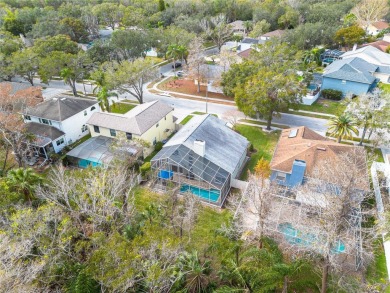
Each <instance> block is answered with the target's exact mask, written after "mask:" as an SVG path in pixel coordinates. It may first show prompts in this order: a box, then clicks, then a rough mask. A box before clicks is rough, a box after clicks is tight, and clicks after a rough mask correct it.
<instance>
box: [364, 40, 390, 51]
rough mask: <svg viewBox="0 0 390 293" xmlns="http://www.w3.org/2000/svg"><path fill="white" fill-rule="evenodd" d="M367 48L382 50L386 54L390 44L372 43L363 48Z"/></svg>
mask: <svg viewBox="0 0 390 293" xmlns="http://www.w3.org/2000/svg"><path fill="white" fill-rule="evenodd" d="M366 46H372V47H374V48H377V49H378V50H381V51H382V52H385V53H386V49H387V47H388V46H390V43H389V42H387V41H384V40H379V41H375V42H372V43H368V44H364V45H363V47H366Z"/></svg>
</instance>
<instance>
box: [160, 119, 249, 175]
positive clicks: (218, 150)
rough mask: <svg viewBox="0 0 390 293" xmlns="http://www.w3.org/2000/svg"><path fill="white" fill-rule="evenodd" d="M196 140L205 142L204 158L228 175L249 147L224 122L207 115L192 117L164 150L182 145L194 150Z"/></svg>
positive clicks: (245, 140)
mask: <svg viewBox="0 0 390 293" xmlns="http://www.w3.org/2000/svg"><path fill="white" fill-rule="evenodd" d="M196 140H200V141H204V142H205V155H204V158H206V159H207V160H209V161H210V162H212V163H214V164H215V165H217V166H219V167H221V168H222V169H224V170H226V171H227V172H229V173H234V171H235V170H236V168H237V166H238V165H239V162H240V158H241V157H242V154H243V153H246V150H247V147H248V145H249V142H248V140H247V139H246V138H245V137H243V136H241V135H240V134H238V133H237V132H235V131H233V130H232V129H230V128H229V127H227V126H226V123H225V122H223V121H222V120H220V119H218V118H216V117H214V116H213V115H210V114H207V115H197V116H194V117H193V118H192V119H191V120H190V121H189V122H188V123H187V124H186V125H185V126H184V127H183V128H182V129H180V131H179V132H178V133H176V134H175V135H174V136H173V137H172V138H171V139H170V140H169V141H168V142H167V143H166V144H165V145H164V148H167V147H171V146H179V145H184V146H186V147H187V148H188V149H190V150H194V142H195V141H196ZM164 148H163V149H164Z"/></svg>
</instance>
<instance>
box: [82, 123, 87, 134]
mask: <svg viewBox="0 0 390 293" xmlns="http://www.w3.org/2000/svg"><path fill="white" fill-rule="evenodd" d="M87 130H88V126H87V125H85V124H84V125H83V126H82V127H81V132H85V131H87Z"/></svg>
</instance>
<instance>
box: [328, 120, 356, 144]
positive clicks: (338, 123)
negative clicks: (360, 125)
mask: <svg viewBox="0 0 390 293" xmlns="http://www.w3.org/2000/svg"><path fill="white" fill-rule="evenodd" d="M328 125H329V127H328V132H329V134H330V135H331V136H335V137H337V142H338V143H340V142H341V139H343V138H345V137H352V133H354V134H356V135H359V130H358V129H357V123H356V121H354V120H353V119H352V118H351V117H350V116H349V115H348V114H342V115H341V116H339V117H333V118H331V119H330V121H329V123H328Z"/></svg>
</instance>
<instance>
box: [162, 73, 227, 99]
mask: <svg viewBox="0 0 390 293" xmlns="http://www.w3.org/2000/svg"><path fill="white" fill-rule="evenodd" d="M158 88H159V89H160V90H162V91H171V92H176V93H181V94H187V95H194V96H198V97H205V96H206V87H205V86H202V85H201V86H200V92H199V93H198V86H197V85H196V84H195V83H194V81H193V80H189V79H177V80H175V79H174V77H171V78H168V79H167V80H165V81H164V82H162V83H160V84H159V85H158ZM207 96H208V97H209V98H215V99H222V100H227V101H232V102H234V99H233V98H232V97H227V96H225V95H223V94H220V93H214V92H208V93H207Z"/></svg>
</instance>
